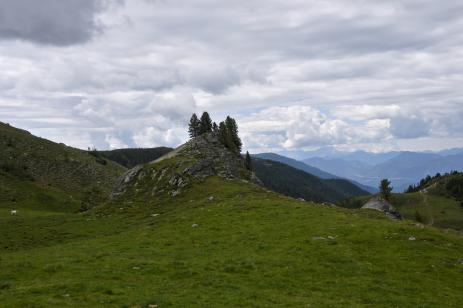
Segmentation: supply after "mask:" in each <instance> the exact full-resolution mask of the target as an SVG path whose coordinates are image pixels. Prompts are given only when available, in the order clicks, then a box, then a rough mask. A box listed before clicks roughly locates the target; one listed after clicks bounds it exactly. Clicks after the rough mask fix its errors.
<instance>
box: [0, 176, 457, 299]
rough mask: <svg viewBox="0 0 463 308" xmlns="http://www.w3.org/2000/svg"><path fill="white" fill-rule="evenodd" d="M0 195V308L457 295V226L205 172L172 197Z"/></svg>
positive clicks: (411, 297) (405, 297)
mask: <svg viewBox="0 0 463 308" xmlns="http://www.w3.org/2000/svg"><path fill="white" fill-rule="evenodd" d="M14 206H15V209H17V211H18V214H17V215H16V216H12V215H11V214H10V210H11V207H12V204H11V202H2V203H0V243H1V245H0V303H1V306H4V307H50V306H57V307H58V306H59V307H77V306H79V307H82V306H93V307H99V306H113V307H149V306H150V305H151V307H154V306H153V305H157V306H158V307H219V306H224V307H237V306H253V307H256V306H260V307H266V306H277V307H320V306H324V307H326V306H328V307H329V306H332V307H334V306H336V307H372V306H374V307H391V306H393V307H417V306H419V307H436V306H439V307H444V306H445V307H459V306H460V305H461V303H462V302H463V293H462V292H461V289H462V288H463V260H462V259H463V238H462V237H461V235H459V234H457V233H456V232H453V231H442V230H439V229H436V228H433V227H426V226H423V225H420V224H416V223H414V222H411V221H391V220H389V219H387V218H385V217H384V216H383V215H382V214H381V213H377V212H375V211H369V210H347V209H341V208H335V207H330V206H323V205H317V204H312V203H307V202H300V201H296V200H293V199H290V198H286V197H283V196H281V195H277V194H275V193H270V192H266V191H264V190H263V189H261V188H259V187H256V186H253V185H250V184H246V183H243V182H238V181H228V180H224V179H220V178H216V177H211V178H208V179H206V180H205V182H204V183H200V184H195V185H193V186H192V187H190V188H189V189H188V190H185V191H184V192H183V193H182V194H181V195H179V196H177V197H167V196H166V197H162V198H161V199H153V201H152V202H151V203H146V202H143V201H142V200H139V201H138V200H137V199H136V198H135V199H133V200H131V201H121V202H118V203H108V204H106V205H104V206H101V207H99V208H97V209H95V210H93V211H91V212H89V213H86V214H79V213H77V212H76V211H75V210H74V209H72V207H70V208H68V209H63V208H53V207H52V208H47V207H46V205H45V204H41V205H40V204H23V205H20V204H18V203H16V204H14Z"/></svg>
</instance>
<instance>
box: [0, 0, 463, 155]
mask: <svg viewBox="0 0 463 308" xmlns="http://www.w3.org/2000/svg"><path fill="white" fill-rule="evenodd" d="M121 3H122V2H121V1H110V0H88V1H87V0H86V1H81V0H67V1H58V0H43V1H26V0H14V1H13V0H4V1H2V5H1V6H0V71H1V72H2V74H0V120H2V121H6V122H11V123H12V124H15V125H17V126H21V127H24V128H26V129H30V130H32V132H35V133H38V134H42V136H43V137H47V138H52V139H53V140H55V141H63V140H64V141H65V142H67V143H70V144H72V145H74V146H78V147H84V148H86V147H87V146H91V145H95V146H96V147H98V148H101V149H103V148H112V147H117V146H129V147H130V146H149V145H166V146H176V145H178V144H179V143H182V142H183V141H185V140H186V138H187V135H186V127H185V126H186V123H187V122H188V119H189V116H190V115H191V113H192V112H197V113H200V112H202V111H203V110H207V111H209V112H210V114H211V115H212V116H213V117H214V120H217V121H220V120H221V119H223V118H224V117H225V116H226V115H228V114H230V115H232V116H233V117H235V118H236V119H237V120H238V124H239V125H240V132H241V134H242V136H243V140H244V141H245V147H248V148H250V149H269V150H272V151H278V150H283V149H291V150H293V149H298V148H301V149H302V148H312V147H319V146H324V145H334V146H337V147H344V148H352V149H355V148H362V149H363V148H374V149H375V150H381V149H393V148H400V149H403V148H404V147H406V146H407V145H410V146H415V148H417V147H426V148H431V147H432V144H433V143H434V144H436V145H438V146H439V147H442V146H444V145H443V144H444V143H443V142H442V140H446V144H447V145H446V146H448V147H452V146H459V140H461V138H463V125H462V124H461V123H462V121H461V118H462V117H463V101H462V99H461V98H462V97H463V89H462V87H461V84H462V83H463V71H462V63H463V50H462V49H461V46H462V44H463V38H462V36H461V34H460V32H461V31H459V30H460V29H461V28H463V19H461V15H462V14H463V3H460V2H458V1H441V2H439V4H436V2H435V1H431V0H424V1H423V0H407V1H389V2H386V1H379V0H371V1H364V0H353V1H349V2H348V3H347V2H346V1H344V0H333V1H318V0H309V1H306V0H290V1H282V0H265V1H264V0H255V1H227V2H221V3H220V4H219V3H218V2H217V1H212V0H192V1H186V2H182V3H180V2H179V1H147V0H130V1H125V2H124V5H120V4H121ZM113 8H116V9H113ZM100 34H103V35H100ZM31 42H34V43H35V44H31ZM83 43H85V44H83ZM57 46H58V47H63V46H66V48H56V47H57ZM73 132H75V134H73ZM73 135H75V138H73V137H72V136H73ZM423 140H426V142H424V141H423ZM452 140H453V141H452ZM405 149H406V148H405Z"/></svg>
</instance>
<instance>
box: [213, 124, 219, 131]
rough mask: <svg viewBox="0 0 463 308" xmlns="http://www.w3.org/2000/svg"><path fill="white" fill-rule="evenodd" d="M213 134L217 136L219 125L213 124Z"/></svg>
mask: <svg viewBox="0 0 463 308" xmlns="http://www.w3.org/2000/svg"><path fill="white" fill-rule="evenodd" d="M212 132H214V133H215V134H217V133H218V132H219V127H218V126H217V123H215V122H214V123H212Z"/></svg>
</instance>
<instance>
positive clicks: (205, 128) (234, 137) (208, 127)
mask: <svg viewBox="0 0 463 308" xmlns="http://www.w3.org/2000/svg"><path fill="white" fill-rule="evenodd" d="M188 132H189V134H190V137H191V138H195V137H198V136H201V135H202V134H205V133H210V132H213V133H214V134H216V135H217V136H218V138H219V141H220V142H221V143H222V144H223V145H224V146H226V147H227V148H229V149H230V150H231V151H234V152H237V153H240V152H241V147H242V145H243V144H242V142H241V139H240V137H239V136H238V124H236V121H235V119H233V118H232V117H230V116H227V118H226V119H225V121H222V122H220V123H219V125H217V123H215V122H212V120H211V117H210V116H209V114H208V113H207V112H206V111H205V112H203V114H202V116H201V119H199V118H198V116H197V115H196V114H195V113H193V115H192V116H191V119H190V123H189V125H188Z"/></svg>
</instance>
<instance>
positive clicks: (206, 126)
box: [199, 111, 212, 135]
mask: <svg viewBox="0 0 463 308" xmlns="http://www.w3.org/2000/svg"><path fill="white" fill-rule="evenodd" d="M199 127H200V128H199V134H200V135H202V134H205V133H209V132H211V131H212V120H211V117H210V116H209V113H207V111H204V112H203V115H202V116H201V121H200V126H199Z"/></svg>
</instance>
